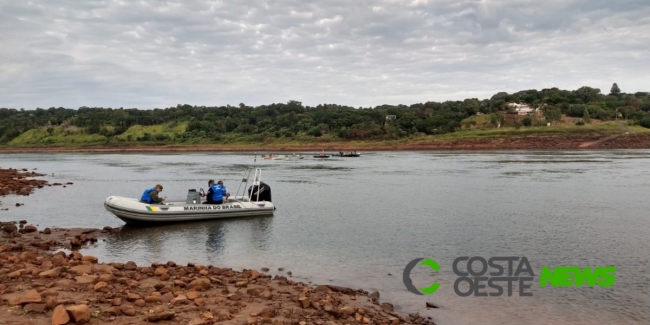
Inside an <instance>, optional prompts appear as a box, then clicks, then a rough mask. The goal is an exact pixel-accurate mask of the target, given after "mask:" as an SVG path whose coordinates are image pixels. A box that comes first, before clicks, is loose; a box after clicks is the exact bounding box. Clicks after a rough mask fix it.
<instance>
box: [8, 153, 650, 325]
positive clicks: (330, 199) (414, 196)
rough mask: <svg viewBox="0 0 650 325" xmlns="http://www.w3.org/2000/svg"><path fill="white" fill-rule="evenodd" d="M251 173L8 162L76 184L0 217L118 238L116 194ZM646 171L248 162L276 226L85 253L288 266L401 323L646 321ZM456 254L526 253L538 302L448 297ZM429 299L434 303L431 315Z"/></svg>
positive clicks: (456, 160) (170, 157) (583, 158)
mask: <svg viewBox="0 0 650 325" xmlns="http://www.w3.org/2000/svg"><path fill="white" fill-rule="evenodd" d="M253 162H254V160H253V155H252V154H242V153H178V154H176V153H174V154H3V155H1V156H0V167H2V168H8V167H13V168H29V169H30V170H32V169H33V168H37V171H38V172H42V173H46V174H48V177H46V179H48V180H49V181H50V182H63V183H65V182H74V185H71V186H67V187H66V188H62V187H54V186H53V187H46V188H44V189H40V190H38V189H37V190H36V191H35V193H34V194H33V195H30V196H28V197H16V196H8V197H4V198H0V200H2V207H9V211H0V220H19V219H26V220H28V221H29V222H30V223H33V224H38V225H39V228H44V227H46V226H50V227H52V226H55V227H56V226H58V227H100V228H101V227H103V226H112V227H120V226H122V225H123V224H124V223H123V222H122V221H121V220H119V219H117V218H116V217H114V216H112V215H111V214H109V213H108V212H107V211H105V210H104V207H103V201H104V199H105V198H106V197H108V196H110V195H122V196H130V197H139V195H140V194H141V193H142V191H143V190H144V189H145V188H147V187H150V186H153V185H154V184H156V183H161V184H163V185H164V191H163V195H166V196H168V197H169V199H168V200H170V199H171V200H173V199H179V200H184V197H185V194H186V193H187V190H188V189H190V188H196V189H199V188H204V189H207V180H208V179H223V180H224V182H225V184H226V186H228V189H229V191H230V192H231V193H234V192H235V191H236V190H237V187H238V186H239V180H240V179H241V175H242V173H243V171H244V169H245V168H246V167H247V166H250V165H252V164H253ZM649 163H650V151H647V150H635V151H625V150H621V151H578V152H568V151H554V152H544V151H519V152H498V151H494V152H491V151H490V152H377V153H363V154H362V156H361V157H359V158H330V159H326V160H318V159H313V158H311V155H310V154H307V155H306V157H305V159H303V160H297V161H278V160H276V161H268V160H266V161H265V160H261V159H259V157H258V159H257V166H260V167H262V168H263V175H262V180H263V181H265V182H266V183H268V184H269V185H270V186H271V189H272V196H273V202H274V203H275V204H276V206H277V211H276V212H275V215H274V216H273V217H259V218H244V219H232V220H223V221H212V222H198V223H187V224H179V225H166V226H156V227H149V228H144V229H142V228H133V227H128V226H127V227H125V228H124V229H123V230H122V232H121V233H120V234H119V235H116V236H114V237H113V238H110V239H108V240H107V241H106V242H101V243H98V244H97V245H96V246H94V247H92V248H90V249H89V250H87V251H86V252H87V254H92V255H95V256H97V257H99V258H100V261H106V262H111V261H122V262H125V261H128V260H132V261H135V262H136V263H139V264H142V265H145V264H150V263H152V262H159V263H160V262H167V261H169V260H172V261H175V262H176V263H180V264H185V263H187V262H195V263H200V264H205V265H216V266H220V267H232V268H234V269H243V268H256V269H260V268H262V267H269V268H271V271H270V272H269V273H272V274H285V273H286V271H291V272H292V273H293V279H294V280H295V281H302V282H309V281H311V282H313V283H314V284H320V283H324V284H336V285H344V286H351V287H354V288H363V289H365V290H368V291H373V290H378V291H379V292H380V294H381V298H380V299H381V300H382V301H386V302H391V303H393V304H394V305H395V307H396V310H397V311H398V312H404V313H410V312H419V313H421V314H423V315H426V316H431V317H432V318H433V319H434V321H436V322H437V323H438V324H441V325H446V324H477V323H482V324H648V323H649V322H650V312H649V311H650V293H649V289H648V288H649V287H650V263H649V260H650V253H649V247H650V245H649V243H650V239H649V238H650V213H648V211H649V210H650V209H649V208H650V203H649V201H648V199H647V197H648V193H649V191H648V189H650V178H648V177H647V175H648V172H650V164H649ZM16 202H20V203H25V205H24V206H21V207H19V208H16V207H14V204H15V203H16ZM459 256H468V257H473V256H480V257H483V258H485V259H489V258H490V257H496V256H516V257H526V258H527V259H528V261H529V262H530V265H531V268H532V270H533V273H534V280H533V281H532V283H530V284H531V287H530V288H528V289H526V290H527V292H530V293H532V296H519V294H518V288H519V286H518V285H516V286H515V287H514V290H513V295H512V296H508V295H507V294H504V295H502V296H487V297H476V296H469V297H460V296H458V295H457V294H456V293H455V292H454V282H455V280H456V279H457V278H458V276H457V275H455V274H454V272H453V271H452V263H453V261H454V259H455V258H457V257H459ZM415 258H431V259H434V260H436V261H437V262H438V264H439V265H440V267H441V268H440V270H439V271H433V270H431V269H428V268H427V267H425V266H418V267H416V268H414V269H413V271H412V273H411V279H412V280H413V283H414V284H415V286H416V287H419V288H421V287H425V286H428V285H429V284H431V283H433V282H438V283H440V289H438V291H436V292H435V293H433V294H432V295H416V294H413V293H411V292H409V291H408V290H407V289H406V288H405V285H404V283H403V281H402V279H403V278H402V273H403V270H404V268H405V266H406V265H407V264H408V263H409V262H410V261H411V260H413V259H415ZM479 265H480V264H478V263H474V264H472V266H479ZM516 265H517V263H515V267H516ZM608 265H609V266H615V267H617V271H616V274H615V279H616V282H615V283H614V284H613V285H612V286H609V287H599V286H595V287H588V286H583V287H577V286H572V287H551V286H546V287H540V285H539V284H538V282H539V277H540V270H541V268H542V266H551V267H555V266H580V267H585V266H608ZM280 267H283V268H285V270H284V271H283V272H280V271H278V270H277V269H278V268H280ZM464 269H466V268H465V267H464V266H462V264H461V270H464ZM473 269H475V270H480V267H473ZM494 271H495V269H494V268H490V269H489V272H494ZM506 272H507V270H506ZM522 276H523V275H522ZM460 289H462V290H463V291H467V290H468V286H467V285H466V284H463V285H461V286H460ZM482 290H483V291H484V292H496V290H494V289H491V288H489V287H488V288H486V289H482ZM506 292H507V291H506ZM426 302H432V303H434V304H437V305H439V306H440V308H438V309H426V308H425V303H426Z"/></svg>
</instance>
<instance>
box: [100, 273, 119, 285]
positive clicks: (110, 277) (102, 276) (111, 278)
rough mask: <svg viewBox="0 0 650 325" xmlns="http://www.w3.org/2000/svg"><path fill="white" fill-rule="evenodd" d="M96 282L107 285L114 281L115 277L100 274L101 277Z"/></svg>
mask: <svg viewBox="0 0 650 325" xmlns="http://www.w3.org/2000/svg"><path fill="white" fill-rule="evenodd" d="M98 280H99V281H101V282H107V283H108V282H111V281H113V280H115V277H114V276H113V275H112V274H102V275H100V276H99V279H98Z"/></svg>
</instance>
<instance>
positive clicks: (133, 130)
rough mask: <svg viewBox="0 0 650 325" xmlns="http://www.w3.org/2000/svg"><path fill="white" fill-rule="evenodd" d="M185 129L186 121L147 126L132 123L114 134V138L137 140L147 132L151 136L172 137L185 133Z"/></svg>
mask: <svg viewBox="0 0 650 325" xmlns="http://www.w3.org/2000/svg"><path fill="white" fill-rule="evenodd" d="M186 130H187V122H180V123H167V124H156V125H148V126H142V125H134V126H131V127H130V128H129V129H128V130H126V131H124V133H122V134H120V135H117V136H115V138H116V139H118V140H124V141H137V139H138V138H140V137H143V136H144V134H145V133H149V134H150V135H151V136H156V135H159V134H162V135H166V136H168V137H169V138H171V139H174V138H176V137H177V136H178V135H181V134H183V133H185V131H186Z"/></svg>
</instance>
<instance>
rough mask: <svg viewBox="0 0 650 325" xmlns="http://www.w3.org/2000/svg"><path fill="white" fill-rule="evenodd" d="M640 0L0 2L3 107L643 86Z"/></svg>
mask: <svg viewBox="0 0 650 325" xmlns="http://www.w3.org/2000/svg"><path fill="white" fill-rule="evenodd" d="M649 17H650V4H649V3H647V0H627V1H626V0H621V1H617V2H616V3H613V2H611V1H605V0H596V1H586V0H573V1H565V0H549V1H545V2H537V1H528V0H514V1H513V0H509V1H506V0H460V1H455V0H428V1H425V0H378V1H368V0H360V1H354V2H350V1H343V0H328V1H319V2H316V1H298V0H266V1H262V2H259V1H255V2H253V1H250V0H243V1H223V0H188V1H182V2H181V1H161V0H140V1H117V0H112V1H100V0H96V1H93V0H88V1H82V2H78V1H72V0H47V1H45V0H32V1H20V2H19V1H11V2H10V1H4V2H0V30H2V33H0V42H1V44H3V46H2V47H1V48H0V107H15V108H20V107H24V108H35V107H51V106H64V107H73V108H76V107H79V106H84V105H85V106H101V107H138V108H153V107H168V106H174V105H176V104H179V103H188V104H192V105H226V104H230V105H237V104H239V103H241V102H243V103H246V104H248V105H262V104H270V103H274V102H275V103H277V102H287V101H289V100H299V101H301V102H303V103H304V104H307V105H317V104H320V103H337V104H342V105H351V106H355V107H358V106H364V107H367V106H375V105H381V104H411V103H416V102H424V101H431V100H435V101H444V100H455V99H464V98H467V97H478V98H489V97H491V96H492V95H493V94H495V93H496V92H499V91H508V92H514V91H518V90H523V89H533V88H534V89H542V88H546V87H560V88H563V89H577V88H579V87H581V86H584V85H588V86H592V87H598V88H601V90H604V91H608V89H609V87H610V86H611V84H612V83H613V82H617V83H618V85H619V86H620V87H621V89H622V90H623V91H625V92H635V91H648V90H649V89H647V85H650V73H648V72H645V70H643V69H639V67H643V66H650V34H648V33H647V32H646V31H647V30H648V29H650V18H649Z"/></svg>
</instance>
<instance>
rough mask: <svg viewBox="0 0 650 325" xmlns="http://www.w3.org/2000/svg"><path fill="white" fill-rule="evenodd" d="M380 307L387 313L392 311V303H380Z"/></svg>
mask: <svg viewBox="0 0 650 325" xmlns="http://www.w3.org/2000/svg"><path fill="white" fill-rule="evenodd" d="M380 308H381V310H383V311H385V312H387V313H389V312H392V311H394V307H393V304H390V303H387V302H385V303H383V304H381V306H380Z"/></svg>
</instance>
